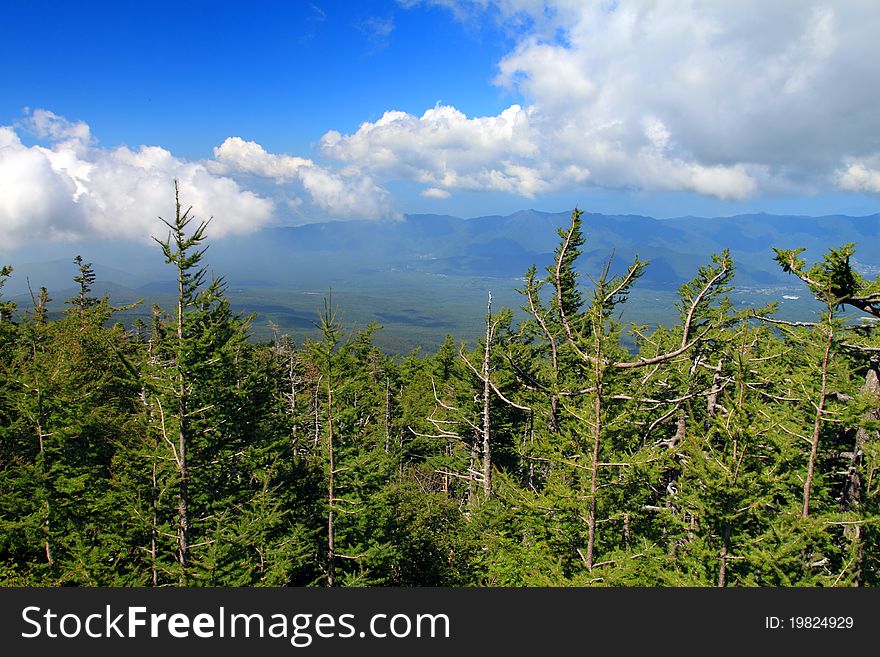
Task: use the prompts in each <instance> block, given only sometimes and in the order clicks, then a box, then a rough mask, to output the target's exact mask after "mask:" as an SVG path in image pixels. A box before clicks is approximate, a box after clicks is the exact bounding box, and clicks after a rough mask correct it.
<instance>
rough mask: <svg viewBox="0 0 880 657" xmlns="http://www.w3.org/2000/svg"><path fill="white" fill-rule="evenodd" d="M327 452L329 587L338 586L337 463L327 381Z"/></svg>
mask: <svg viewBox="0 0 880 657" xmlns="http://www.w3.org/2000/svg"><path fill="white" fill-rule="evenodd" d="M327 450H328V452H329V454H328V457H329V459H330V476H329V481H328V482H327V504H328V512H327V586H329V587H333V586H336V534H335V531H336V528H335V526H334V522H333V521H334V516H333V505H334V503H335V497H334V495H335V490H334V485H335V483H336V480H335V476H336V462H335V459H334V453H333V390H332V389H331V388H330V381H329V380H328V381H327Z"/></svg>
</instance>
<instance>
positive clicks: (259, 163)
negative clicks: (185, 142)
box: [211, 137, 314, 183]
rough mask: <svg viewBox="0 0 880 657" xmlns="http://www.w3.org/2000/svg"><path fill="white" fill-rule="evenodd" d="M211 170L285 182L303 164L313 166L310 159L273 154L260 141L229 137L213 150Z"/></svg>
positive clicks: (303, 165) (291, 178) (293, 176)
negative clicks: (236, 172) (247, 174)
mask: <svg viewBox="0 0 880 657" xmlns="http://www.w3.org/2000/svg"><path fill="white" fill-rule="evenodd" d="M214 160H215V161H214V162H212V163H211V167H212V169H213V170H215V171H218V172H221V173H223V172H229V171H238V172H241V173H249V174H253V175H256V176H263V177H266V178H273V179H275V180H276V181H277V182H279V183H280V182H287V181H290V180H294V179H295V178H297V177H298V176H297V172H298V171H299V170H300V169H301V168H302V167H311V166H314V163H313V162H312V161H311V160H308V159H305V158H302V157H294V156H291V155H273V154H272V153H269V152H267V151H266V149H265V148H263V147H262V146H261V145H260V144H258V143H256V142H253V141H245V140H244V139H242V138H241V137H229V138H228V139H227V140H226V141H224V142H223V143H222V144H220V146H218V147H217V148H215V149H214Z"/></svg>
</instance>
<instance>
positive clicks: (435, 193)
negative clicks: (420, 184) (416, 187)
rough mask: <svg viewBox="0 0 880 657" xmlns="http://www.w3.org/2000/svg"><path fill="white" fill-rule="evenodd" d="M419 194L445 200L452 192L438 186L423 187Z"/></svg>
mask: <svg viewBox="0 0 880 657" xmlns="http://www.w3.org/2000/svg"><path fill="white" fill-rule="evenodd" d="M419 195H420V196H422V197H424V198H433V199H438V200H443V199H445V198H449V197H450V196H452V194H450V193H449V192H447V191H446V190H445V189H439V188H437V187H428V189H423V190H422V191H421V192H419Z"/></svg>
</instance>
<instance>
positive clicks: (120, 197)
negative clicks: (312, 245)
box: [0, 110, 274, 243]
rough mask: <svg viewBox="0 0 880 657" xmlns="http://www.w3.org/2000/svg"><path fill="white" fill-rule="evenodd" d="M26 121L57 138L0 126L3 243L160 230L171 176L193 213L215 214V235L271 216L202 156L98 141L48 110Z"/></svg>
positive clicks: (170, 203) (267, 205)
mask: <svg viewBox="0 0 880 657" xmlns="http://www.w3.org/2000/svg"><path fill="white" fill-rule="evenodd" d="M23 124H24V125H25V126H30V127H32V129H33V132H34V133H35V134H36V135H37V136H39V137H41V138H43V139H48V140H50V141H51V142H54V143H52V144H51V146H50V147H46V146H40V145H34V146H27V145H25V144H23V143H22V141H21V139H20V137H19V136H18V134H17V133H16V131H15V129H14V128H12V127H9V126H5V127H0V189H2V190H3V193H2V194H0V230H2V232H3V235H4V239H5V241H6V242H7V243H16V242H21V241H25V240H38V239H71V240H72V239H77V238H80V237H84V236H101V237H121V238H127V239H134V240H147V239H149V237H150V236H151V235H162V234H164V232H165V227H164V226H163V225H162V223H161V222H160V221H159V219H158V217H159V216H160V215H161V216H163V217H165V218H166V219H171V218H173V212H174V200H173V187H172V182H173V180H175V179H177V180H178V181H179V183H180V189H181V198H182V200H183V201H184V202H185V203H187V204H189V205H192V206H193V209H194V213H195V215H196V217H198V218H200V219H208V218H209V217H212V216H213V221H212V222H211V228H210V235H211V236H212V237H223V236H225V235H230V234H241V233H247V232H250V231H252V230H255V229H257V228H259V227H261V226H264V225H266V224H267V223H269V222H270V221H271V220H272V218H273V212H274V204H273V203H272V201H270V200H269V199H266V198H263V197H261V196H259V195H257V194H255V193H254V192H251V191H248V190H245V189H242V187H241V186H240V185H239V184H238V183H237V182H236V181H234V180H233V179H232V178H229V177H226V176H220V175H217V174H215V173H213V172H211V171H209V170H208V168H207V167H206V166H205V164H204V163H200V162H190V161H187V160H183V159H181V158H177V157H175V156H174V155H172V154H171V153H170V152H169V151H167V150H165V149H163V148H159V147H156V146H141V147H140V148H139V149H137V150H132V149H129V148H127V147H119V148H115V149H104V148H98V147H96V146H94V145H93V141H94V140H93V139H92V137H91V132H90V130H89V127H88V126H87V125H86V124H85V123H82V122H77V123H72V122H69V121H67V120H66V119H64V118H63V117H59V116H57V115H55V114H52V113H51V112H48V111H43V110H37V111H35V112H33V113H32V114H31V115H29V117H28V119H27V120H26V121H24V122H23Z"/></svg>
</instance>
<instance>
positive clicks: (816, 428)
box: [803, 315, 834, 518]
mask: <svg viewBox="0 0 880 657" xmlns="http://www.w3.org/2000/svg"><path fill="white" fill-rule="evenodd" d="M831 319H832V317H831V316H830V315H829V318H828V337H827V338H826V340H825V355H824V356H823V357H822V387H821V389H820V392H819V403H818V404H817V407H816V421H815V422H814V424H813V436H812V439H811V446H810V459H809V462H808V464H807V478H806V480H805V481H804V510H803V517H804V518H806V517H807V516H808V515H810V492H811V489H812V487H813V475H814V473H815V469H816V456H817V454H818V453H819V434H820V433H821V430H822V414H823V413H824V409H825V398H826V396H827V394H828V361H829V360H830V358H831V344H832V342H833V340H834V327H833V325H832V324H831Z"/></svg>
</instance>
